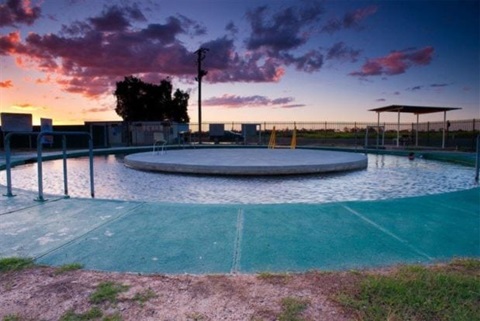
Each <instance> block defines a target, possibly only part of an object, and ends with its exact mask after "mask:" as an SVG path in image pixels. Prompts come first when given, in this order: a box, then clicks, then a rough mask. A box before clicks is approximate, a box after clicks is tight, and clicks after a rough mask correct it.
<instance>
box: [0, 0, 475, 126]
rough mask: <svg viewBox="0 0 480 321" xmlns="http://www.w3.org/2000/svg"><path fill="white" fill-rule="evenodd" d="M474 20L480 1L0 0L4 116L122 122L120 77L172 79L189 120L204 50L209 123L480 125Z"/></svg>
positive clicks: (205, 116) (0, 108) (204, 116)
mask: <svg viewBox="0 0 480 321" xmlns="http://www.w3.org/2000/svg"><path fill="white" fill-rule="evenodd" d="M479 16H480V5H479V1H477V0H471V1H447V0H439V1H430V0H421V1H415V0H408V1H407V0H404V1H390V0H384V1H315V0H308V1H282V0H263V1H230V0H216V1H212V0H179V1H153V0H151V1H93V0H65V1H61V0H44V1H40V0H39V1H35V0H30V1H25V0H23V1H22V0H0V71H1V73H0V111H1V112H25V113H32V114H33V115H34V121H36V122H38V119H39V118H40V117H44V118H53V120H54V124H68V123H75V124H81V123H83V121H87V120H88V121H93V120H98V121H100V120H118V119H119V117H118V116H117V115H116V114H115V111H114V109H115V99H114V97H113V95H112V93H113V91H114V89H115V82H116V81H120V80H122V79H123V77H125V76H129V75H134V76H137V77H139V78H141V79H143V80H145V81H148V82H158V81H159V80H160V79H163V78H165V77H171V79H172V81H173V83H174V86H175V88H180V89H181V90H184V91H188V92H189V93H190V101H189V115H190V118H191V121H192V122H196V121H197V95H198V92H197V83H196V82H195V80H194V78H195V73H196V65H195V55H194V54H193V52H194V51H196V50H197V49H198V48H200V47H206V48H208V49H209V52H208V53H207V55H206V58H205V60H204V69H206V70H207V71H208V72H209V73H208V75H207V76H206V77H204V79H203V80H204V81H203V86H202V94H203V100H202V106H203V108H202V119H203V121H204V122H216V121H225V122H231V121H235V122H240V121H260V122H264V121H267V122H268V121H298V122H301V121H312V122H317V121H318V122H320V121H375V120H376V115H375V114H374V113H372V112H369V111H368V109H372V108H376V107H381V106H386V105H392V104H407V105H424V106H445V107H461V108H462V110H459V111H453V112H451V113H449V114H448V117H449V119H469V118H479V117H480V109H479V108H480V107H479V100H480V99H479V87H480V83H479V74H480V61H479V60H480V59H479V57H480V50H479V49H480V46H479V42H480V36H479V30H480V23H479ZM442 117H443V115H441V114H439V115H431V116H428V119H429V120H440V119H442ZM422 118H423V119H424V120H426V118H425V116H422ZM382 119H384V120H386V121H390V120H391V121H396V115H386V116H382ZM403 119H404V120H405V121H413V120H414V116H413V115H410V116H405V117H404V118H403Z"/></svg>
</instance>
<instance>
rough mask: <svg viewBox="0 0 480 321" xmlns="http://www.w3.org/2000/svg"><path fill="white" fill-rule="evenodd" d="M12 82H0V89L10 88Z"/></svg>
mask: <svg viewBox="0 0 480 321" xmlns="http://www.w3.org/2000/svg"><path fill="white" fill-rule="evenodd" d="M12 87H13V82H12V81H11V80H5V81H0V88H12Z"/></svg>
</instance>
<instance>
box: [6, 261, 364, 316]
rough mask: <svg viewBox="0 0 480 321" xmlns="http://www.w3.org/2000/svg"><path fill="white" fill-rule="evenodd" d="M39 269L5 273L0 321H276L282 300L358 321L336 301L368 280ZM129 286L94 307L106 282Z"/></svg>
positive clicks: (353, 275) (319, 275)
mask: <svg viewBox="0 0 480 321" xmlns="http://www.w3.org/2000/svg"><path fill="white" fill-rule="evenodd" d="M56 271H57V270H56V269H54V268H50V267H35V268H30V269H26V270H23V271H17V272H8V273H1V274H0V293H1V295H0V318H1V320H4V318H5V317H6V316H17V317H18V319H19V320H59V319H60V318H61V317H62V316H64V315H65V314H66V313H67V312H68V311H71V312H72V313H77V314H80V313H85V312H87V311H89V310H91V309H92V308H94V307H97V308H99V309H100V310H101V311H102V313H103V315H104V316H106V315H116V316H119V317H120V318H119V319H120V320H135V321H138V320H162V321H167V320H168V321H174V320H175V321H176V320H203V321H205V320H242V321H243V320H247V321H248V320H255V321H257V320H258V321H259V320H276V319H277V318H278V316H279V315H280V314H281V313H282V304H281V302H282V300H283V299H285V298H295V299H299V300H302V301H304V302H307V303H308V304H307V308H306V309H305V310H304V311H303V312H302V317H303V318H304V319H306V320H330V321H343V320H351V319H352V316H351V315H348V313H347V312H346V311H344V310H342V308H341V307H340V306H339V305H338V304H337V303H336V302H335V300H334V296H335V295H336V294H338V293H341V292H342V291H344V290H347V289H350V288H351V287H352V284H355V283H356V282H357V281H358V280H359V278H361V276H359V274H356V273H351V272H336V273H321V272H308V273H303V274H280V275H273V274H260V275H243V274H239V275H238V274H235V275H147V276H146V275H135V274H124V273H107V272H96V271H84V270H77V271H69V272H65V273H62V274H58V273H56ZM106 281H109V282H115V283H118V284H123V285H127V286H128V290H126V291H124V292H122V293H120V294H119V296H118V300H117V302H115V303H110V302H104V303H100V304H93V303H91V302H90V300H89V298H90V295H91V294H92V293H93V292H94V291H95V290H96V289H97V287H98V285H99V284H101V283H102V282H106Z"/></svg>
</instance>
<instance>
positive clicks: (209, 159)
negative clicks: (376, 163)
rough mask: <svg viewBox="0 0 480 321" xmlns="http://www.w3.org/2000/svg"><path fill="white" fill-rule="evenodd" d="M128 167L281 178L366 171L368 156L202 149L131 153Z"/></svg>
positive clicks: (291, 151) (255, 149)
mask: <svg viewBox="0 0 480 321" xmlns="http://www.w3.org/2000/svg"><path fill="white" fill-rule="evenodd" d="M125 165H127V166H129V167H131V168H135V169H139V170H148V171H154V172H163V173H177V174H202V175H225V176H282V175H304V174H322V173H332V172H343V171H351V170H356V169H365V168H366V167H367V156H365V155H364V154H360V153H347V152H337V151H327V150H310V149H286V148H282V149H269V148H268V149H267V148H201V149H186V150H185V149H179V150H171V151H168V152H158V153H157V152H154V153H152V152H147V153H137V154H131V155H127V156H126V157H125Z"/></svg>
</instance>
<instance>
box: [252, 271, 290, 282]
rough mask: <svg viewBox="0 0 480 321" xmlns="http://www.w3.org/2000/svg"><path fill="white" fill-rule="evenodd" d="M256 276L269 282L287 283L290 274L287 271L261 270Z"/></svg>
mask: <svg viewBox="0 0 480 321" xmlns="http://www.w3.org/2000/svg"><path fill="white" fill-rule="evenodd" d="M257 278H258V279H260V280H263V281H265V282H268V283H270V284H287V282H288V281H289V279H290V275H289V274H287V273H271V272H261V273H258V274H257Z"/></svg>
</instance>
